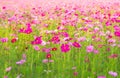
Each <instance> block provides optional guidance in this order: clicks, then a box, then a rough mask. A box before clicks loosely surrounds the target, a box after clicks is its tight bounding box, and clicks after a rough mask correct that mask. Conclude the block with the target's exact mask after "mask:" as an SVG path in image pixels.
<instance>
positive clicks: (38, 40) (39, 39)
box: [31, 36, 42, 45]
mask: <svg viewBox="0 0 120 78" xmlns="http://www.w3.org/2000/svg"><path fill="white" fill-rule="evenodd" d="M31 43H32V44H33V45H35V44H41V43H42V36H40V37H36V38H35V40H34V41H32V42H31Z"/></svg>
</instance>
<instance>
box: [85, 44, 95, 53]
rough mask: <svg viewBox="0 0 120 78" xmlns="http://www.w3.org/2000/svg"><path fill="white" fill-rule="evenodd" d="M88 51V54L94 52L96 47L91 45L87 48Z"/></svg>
mask: <svg viewBox="0 0 120 78" xmlns="http://www.w3.org/2000/svg"><path fill="white" fill-rule="evenodd" d="M86 51H87V52H93V51H94V47H93V46H92V45H89V46H87V48H86Z"/></svg>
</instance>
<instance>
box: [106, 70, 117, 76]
mask: <svg viewBox="0 0 120 78" xmlns="http://www.w3.org/2000/svg"><path fill="white" fill-rule="evenodd" d="M108 73H109V74H110V75H111V76H114V77H117V76H118V74H117V72H113V71H109V72H108Z"/></svg>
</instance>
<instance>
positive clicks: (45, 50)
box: [42, 48, 51, 53]
mask: <svg viewBox="0 0 120 78" xmlns="http://www.w3.org/2000/svg"><path fill="white" fill-rule="evenodd" d="M42 51H43V52H46V53H49V52H50V51H51V48H43V49H42Z"/></svg>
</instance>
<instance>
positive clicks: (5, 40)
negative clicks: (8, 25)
mask: <svg viewBox="0 0 120 78" xmlns="http://www.w3.org/2000/svg"><path fill="white" fill-rule="evenodd" d="M0 40H1V42H3V43H5V42H8V38H1V39H0Z"/></svg>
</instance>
